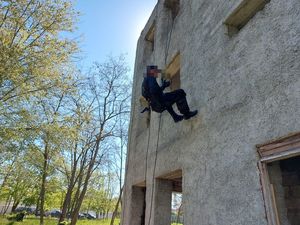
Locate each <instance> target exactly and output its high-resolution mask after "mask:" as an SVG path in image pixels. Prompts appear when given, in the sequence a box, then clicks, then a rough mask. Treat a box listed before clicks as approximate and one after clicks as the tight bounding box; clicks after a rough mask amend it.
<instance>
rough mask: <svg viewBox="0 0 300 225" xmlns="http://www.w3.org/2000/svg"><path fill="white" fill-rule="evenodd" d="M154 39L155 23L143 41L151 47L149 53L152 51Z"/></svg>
mask: <svg viewBox="0 0 300 225" xmlns="http://www.w3.org/2000/svg"><path fill="white" fill-rule="evenodd" d="M154 38H155V22H153V24H152V25H151V27H150V29H149V30H148V32H147V34H146V37H145V40H146V41H147V42H148V43H149V44H150V46H151V51H154Z"/></svg>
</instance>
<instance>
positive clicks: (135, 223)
mask: <svg viewBox="0 0 300 225" xmlns="http://www.w3.org/2000/svg"><path fill="white" fill-rule="evenodd" d="M145 215H146V182H142V183H140V184H137V185H135V186H133V187H132V201H131V221H130V222H131V224H132V225H145Z"/></svg>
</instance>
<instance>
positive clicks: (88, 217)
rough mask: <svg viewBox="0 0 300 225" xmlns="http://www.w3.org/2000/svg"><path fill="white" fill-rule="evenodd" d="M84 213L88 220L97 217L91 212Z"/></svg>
mask: <svg viewBox="0 0 300 225" xmlns="http://www.w3.org/2000/svg"><path fill="white" fill-rule="evenodd" d="M82 214H83V215H84V217H85V218H87V219H88V220H94V219H96V216H94V215H93V214H91V213H82Z"/></svg>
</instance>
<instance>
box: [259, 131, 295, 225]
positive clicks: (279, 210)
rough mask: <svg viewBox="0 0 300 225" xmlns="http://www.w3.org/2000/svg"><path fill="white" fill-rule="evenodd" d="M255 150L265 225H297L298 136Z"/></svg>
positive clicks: (293, 135)
mask: <svg viewBox="0 0 300 225" xmlns="http://www.w3.org/2000/svg"><path fill="white" fill-rule="evenodd" d="M257 147H258V153H259V155H260V157H261V159H260V162H259V169H260V174H261V184H262V189H263V195H264V200H265V206H266V214H267V219H268V225H280V224H288V225H299V222H300V205H299V202H300V133H296V134H292V135H289V136H287V137H283V138H280V139H278V140H275V141H271V142H269V143H267V144H263V145H259V146H257Z"/></svg>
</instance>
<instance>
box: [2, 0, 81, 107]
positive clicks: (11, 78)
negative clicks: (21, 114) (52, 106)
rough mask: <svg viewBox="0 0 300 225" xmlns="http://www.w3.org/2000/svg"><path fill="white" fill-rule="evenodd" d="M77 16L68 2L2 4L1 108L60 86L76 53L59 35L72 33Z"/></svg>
mask: <svg viewBox="0 0 300 225" xmlns="http://www.w3.org/2000/svg"><path fill="white" fill-rule="evenodd" d="M76 15H77V13H76V12H75V11H74V9H73V6H72V4H71V3H70V2H69V1H65V0H54V1H53V0H4V1H1V2H0V104H1V105H3V104H5V103H6V104H7V103H8V101H9V100H20V98H23V97H27V98H28V97H30V96H31V95H32V94H34V93H36V92H39V91H42V90H47V89H49V88H51V87H53V86H56V85H57V82H59V80H57V78H60V76H61V66H63V65H64V64H65V63H67V62H68V61H69V58H70V56H71V55H72V53H74V51H76V43H75V42H74V41H71V40H68V39H66V38H62V37H61V35H60V34H61V32H63V31H72V29H73V23H74V20H75V18H76ZM12 103H15V101H13V102H12ZM1 105H0V106H1Z"/></svg>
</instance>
